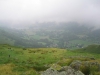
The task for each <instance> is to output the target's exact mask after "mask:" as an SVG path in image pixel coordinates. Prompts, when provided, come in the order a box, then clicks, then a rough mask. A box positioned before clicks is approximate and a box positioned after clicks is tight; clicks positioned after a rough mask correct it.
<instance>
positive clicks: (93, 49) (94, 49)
mask: <svg viewBox="0 0 100 75" xmlns="http://www.w3.org/2000/svg"><path fill="white" fill-rule="evenodd" d="M78 51H82V52H89V53H100V45H89V46H88V47H86V48H83V49H79V50H78Z"/></svg>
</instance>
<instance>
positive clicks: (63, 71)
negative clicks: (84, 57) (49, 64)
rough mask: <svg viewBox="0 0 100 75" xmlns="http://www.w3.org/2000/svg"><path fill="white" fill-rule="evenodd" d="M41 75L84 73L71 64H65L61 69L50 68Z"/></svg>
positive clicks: (80, 74) (74, 74) (81, 74)
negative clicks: (73, 67)
mask: <svg viewBox="0 0 100 75" xmlns="http://www.w3.org/2000/svg"><path fill="white" fill-rule="evenodd" d="M41 75H84V74H83V73H82V72H81V71H75V70H74V69H72V68H71V67H70V66H65V67H62V69H61V70H60V71H57V70H54V69H52V68H49V69H47V70H46V71H44V72H42V73H41Z"/></svg>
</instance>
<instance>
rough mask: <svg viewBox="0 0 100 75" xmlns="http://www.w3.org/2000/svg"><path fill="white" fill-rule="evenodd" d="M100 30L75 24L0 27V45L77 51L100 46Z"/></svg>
mask: <svg viewBox="0 0 100 75" xmlns="http://www.w3.org/2000/svg"><path fill="white" fill-rule="evenodd" d="M99 41H100V29H95V30H94V28H93V27H91V26H87V25H84V24H83V25H79V24H78V23H76V22H69V23H59V24H56V23H37V24H36V25H35V26H34V25H33V26H31V27H27V28H26V27H25V28H10V27H1V26H0V44H11V45H15V46H22V47H34V48H40V47H49V48H50V47H54V48H55V47H56V48H68V49H78V48H84V47H86V46H88V45H91V44H100V42H99Z"/></svg>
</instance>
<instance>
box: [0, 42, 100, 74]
mask: <svg viewBox="0 0 100 75" xmlns="http://www.w3.org/2000/svg"><path fill="white" fill-rule="evenodd" d="M84 49H86V50H85V52H84ZM94 50H95V53H94V52H93V53H91V52H90V51H94ZM99 50H100V47H99V45H91V46H88V47H86V48H83V49H80V51H79V50H78V51H77V50H75V51H73V50H72V51H71V50H65V49H58V48H22V47H15V46H10V45H7V44H4V45H0V74H1V75H39V72H40V71H44V70H46V69H47V68H49V67H50V66H52V65H53V64H58V65H60V66H65V65H70V64H71V63H72V62H73V61H75V60H79V61H81V62H82V65H81V66H80V70H81V71H82V72H83V73H84V74H85V75H89V74H90V73H93V74H94V75H100V72H99V70H100V66H99V67H98V66H97V65H92V66H87V65H84V63H91V64H95V63H97V64H99V65H100V54H98V53H100V51H99ZM86 51H87V52H86ZM73 67H74V66H73Z"/></svg>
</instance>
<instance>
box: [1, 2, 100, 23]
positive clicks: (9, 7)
mask: <svg viewBox="0 0 100 75" xmlns="http://www.w3.org/2000/svg"><path fill="white" fill-rule="evenodd" d="M0 21H1V22H2V21H3V22H9V23H11V24H12V25H18V24H20V23H22V22H23V23H30V24H31V23H35V22H69V21H76V22H79V23H83V22H92V23H94V24H95V25H99V24H100V23H99V22H100V0H0Z"/></svg>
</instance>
